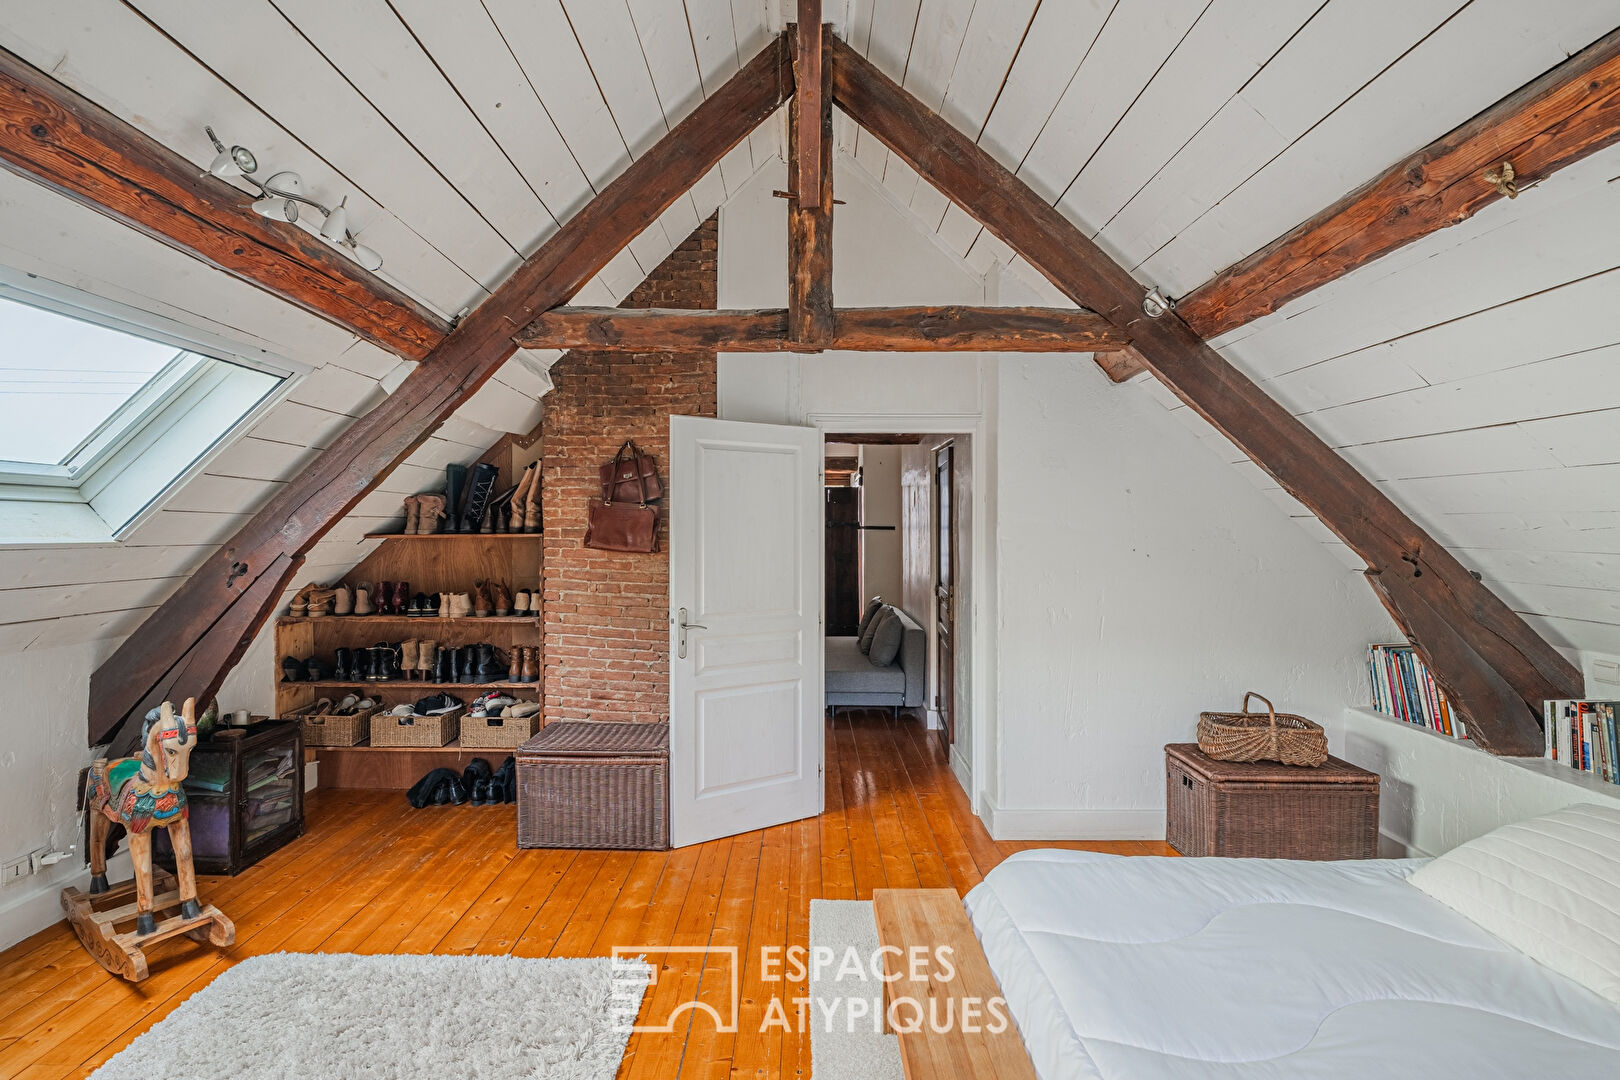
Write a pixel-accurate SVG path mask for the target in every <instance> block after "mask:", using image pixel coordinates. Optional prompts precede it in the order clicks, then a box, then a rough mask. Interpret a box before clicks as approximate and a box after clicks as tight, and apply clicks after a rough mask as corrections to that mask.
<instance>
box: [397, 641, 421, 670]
mask: <svg viewBox="0 0 1620 1080" xmlns="http://www.w3.org/2000/svg"><path fill="white" fill-rule="evenodd" d="M420 652H421V645H420V643H419V642H416V641H402V642H400V643H399V669H400V670H401V671H403V672H404V673H405V677H406V678H407V679H408V678H410V677H411V675H412V674H413V673H415V671H416V664H417V661H418V660H420V659H421V657H420V655H419V654H420Z"/></svg>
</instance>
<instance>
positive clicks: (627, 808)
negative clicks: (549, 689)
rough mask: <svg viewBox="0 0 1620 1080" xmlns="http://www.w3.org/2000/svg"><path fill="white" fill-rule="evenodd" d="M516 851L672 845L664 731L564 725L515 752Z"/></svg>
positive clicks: (555, 726) (632, 726)
mask: <svg viewBox="0 0 1620 1080" xmlns="http://www.w3.org/2000/svg"><path fill="white" fill-rule="evenodd" d="M517 780H518V847H561V848H627V849H633V850H643V851H663V850H666V849H667V848H668V847H669V725H668V724H666V723H655V724H626V723H603V722H594V721H576V720H569V721H563V722H560V723H556V724H548V725H547V726H546V727H545V728H544V729H543V730H542V731H541V732H540V734H538V735H536V736H535V737H534V738H532V739H530V740H529V741H528V742H526V743H524V744H523V745H522V746H521V747H519V748H518V752H517Z"/></svg>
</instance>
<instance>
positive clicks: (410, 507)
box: [404, 495, 422, 536]
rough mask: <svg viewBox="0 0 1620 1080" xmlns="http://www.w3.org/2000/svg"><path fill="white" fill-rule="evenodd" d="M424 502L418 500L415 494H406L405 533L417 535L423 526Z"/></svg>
mask: <svg viewBox="0 0 1620 1080" xmlns="http://www.w3.org/2000/svg"><path fill="white" fill-rule="evenodd" d="M421 521H422V504H421V503H419V502H417V500H416V496H415V495H407V496H405V529H404V532H405V535H406V536H415V535H416V530H417V529H418V528H420V527H421Z"/></svg>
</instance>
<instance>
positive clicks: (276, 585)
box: [89, 37, 793, 745]
mask: <svg viewBox="0 0 1620 1080" xmlns="http://www.w3.org/2000/svg"><path fill="white" fill-rule="evenodd" d="M792 92H793V66H792V50H791V49H789V48H787V47H786V45H785V43H784V41H783V39H782V38H780V37H777V38H773V39H772V40H771V41H770V42H769V43H768V44H767V45H766V46H765V48H764V49H763V50H761V51H760V53H759V55H758V56H756V57H754V59H753V60H751V61H749V63H748V65H747V66H746V67H744V68H743V69H742V70H741V71H740V72H738V73H737V74H736V75H733V76H732V77H731V79H730V80H728V81H727V82H726V84H725V85H724V86H722V87H720V89H718V90H717V91H715V93H714V94H712V95H710V96H709V98H708V99H707V100H705V101H704V102H703V103H702V104H700V105H698V107H697V108H696V109H694V110H693V111H692V112H691V114H690V115H688V116H687V117H686V119H684V120H682V121H681V122H680V123H678V124H676V125H675V127H674V128H673V129H672V130H671V131H670V132H669V133H668V134H666V135H665V136H664V137H663V138H661V139H659V140H658V142H657V143H655V144H654V145H653V147H652V148H651V149H649V150H648V151H647V152H646V153H644V154H642V155H641V156H640V157H639V158H637V159H636V160H635V161H634V162H633V163H632V164H631V165H630V167H629V168H627V169H626V170H625V171H624V172H623V173H621V174H620V175H619V177H618V178H617V179H615V180H614V181H613V182H612V183H610V184H608V186H607V187H605V188H603V189H602V191H601V192H600V193H599V194H598V195H597V196H596V197H595V198H594V199H592V200H591V201H590V202H589V203H587V204H586V205H585V207H584V208H583V209H581V210H580V211H579V213H577V214H575V215H574V216H573V217H571V218H569V219H568V221H567V222H565V223H564V224H563V226H562V227H561V228H560V229H558V230H557V232H555V233H553V234H552V236H551V238H550V239H548V240H547V241H546V242H545V243H544V244H542V245H541V246H540V249H539V250H538V251H536V252H535V253H534V254H533V255H532V256H530V257H529V258H528V259H527V260H526V261H525V262H524V263H523V265H522V266H520V267H519V268H518V269H517V271H516V272H515V273H513V275H512V276H511V277H510V278H508V279H507V280H506V281H505V282H504V283H502V284H501V286H500V287H499V288H497V289H496V290H495V292H494V294H493V295H491V296H490V297H489V298H488V299H486V300H485V301H484V302H483V303H482V304H480V305H479V306H478V307H477V308H475V309H473V311H472V312H471V314H469V315H468V316H467V317H466V318H464V319H462V320H461V322H460V323H459V324H457V326H456V328H455V329H454V330H453V331H451V333H450V335H449V336H448V337H446V338H445V339H444V341H443V342H442V343H441V344H440V345H439V346H438V347H437V348H435V349H433V351H432V352H431V353H430V354H429V355H428V356H427V361H428V362H426V363H423V364H420V365H418V366H417V367H416V369H415V370H414V371H412V372H411V374H410V375H408V376H407V377H406V378H405V381H404V382H403V383H401V384H400V385H399V387H398V388H397V389H396V390H395V391H394V392H393V393H392V394H390V395H389V396H388V397H387V398H386V399H385V400H383V401H382V402H381V403H379V404H378V405H377V406H376V407H375V408H373V409H372V410H371V411H370V412H368V413H366V414H365V415H364V416H362V417H360V419H358V420H356V421H355V422H354V423H353V424H351V425H350V426H349V428H348V429H347V430H345V431H344V432H343V434H341V435H339V436H338V438H337V439H336V440H335V441H334V442H333V443H332V445H331V446H329V447H328V448H327V449H325V450H323V451H321V453H320V454H319V455H317V456H316V457H315V459H314V460H313V461H311V462H310V463H309V465H307V466H305V468H304V469H303V471H301V472H300V473H299V474H298V475H297V476H295V477H293V478H292V479H291V480H289V481H288V482H287V483H286V484H285V485H284V486H283V487H282V488H281V490H279V491H278V492H277V493H276V494H275V496H274V497H273V498H272V499H271V500H270V501H269V502H268V503H266V504H265V506H264V507H263V508H262V509H261V510H259V512H258V513H256V514H254V515H253V517H252V518H250V519H249V520H248V521H247V523H246V524H244V525H243V526H242V527H241V528H240V529H239V530H237V532H236V535H234V536H233V537H231V539H229V540H227V541H226V542H225V543H224V545H222V546H221V547H220V548H219V550H218V551H216V552H215V553H214V554H213V555H212V556H210V557H209V559H208V560H207V561H206V562H205V563H203V565H202V567H201V568H200V569H198V570H197V571H196V572H195V573H193V574H192V575H191V576H190V577H188V578H187V579H186V581H185V582H184V584H182V585H181V586H180V588H179V589H178V590H176V591H175V593H174V594H173V595H172V596H170V597H169V599H168V600H166V601H164V603H163V604H162V606H160V607H159V608H158V609H157V610H156V611H155V612H153V613H152V614H151V615H150V616H148V617H147V619H146V621H145V622H144V623H143V624H142V625H141V626H140V628H139V629H137V630H136V631H135V633H133V634H131V635H130V636H129V637H128V638H127V639H125V641H124V642H123V643H122V644H121V645H119V647H118V649H117V651H116V652H114V653H113V655H112V656H111V657H109V658H108V659H107V660H106V662H105V663H103V664H102V665H101V667H100V668H99V669H97V671H96V673H95V675H94V676H93V677H92V678H91V680H90V715H89V738H90V744H91V745H95V744H97V743H99V742H102V741H103V740H105V739H106V738H107V737H108V735H109V734H110V733H111V732H112V731H113V730H114V729H115V728H117V727H118V726H119V725H120V724H121V723H123V722H124V720H125V719H126V718H127V717H129V716H132V715H133V716H140V715H142V714H144V713H145V712H146V710H147V709H149V708H151V707H152V706H153V705H155V704H157V703H158V702H161V701H163V700H165V699H168V698H179V697H197V698H202V699H207V698H208V697H210V696H211V695H212V694H213V693H214V692H215V691H216V690H217V689H218V688H219V684H220V681H221V680H222V679H223V677H224V673H225V671H227V670H228V669H229V667H230V665H231V664H234V663H235V662H236V661H237V660H238V659H239V658H240V657H241V655H242V653H243V652H244V651H245V650H246V649H247V647H248V645H249V644H250V643H251V642H252V640H253V637H254V635H255V634H256V633H257V632H258V630H259V628H260V627H261V626H263V625H264V622H265V620H266V619H267V618H268V617H269V611H270V606H257V607H255V606H254V605H255V598H259V597H263V596H266V595H270V596H273V597H279V596H280V595H281V594H282V592H283V591H284V589H285V588H286V587H288V586H289V585H291V584H292V576H293V574H294V573H296V572H297V569H298V564H299V563H300V562H301V561H302V557H303V554H304V553H305V552H307V551H308V550H309V549H310V548H311V547H313V546H314V545H315V543H316V542H317V541H318V540H319V539H320V538H321V537H322V536H323V535H324V534H325V533H326V532H327V530H329V529H330V528H331V527H332V526H333V525H335V524H337V522H338V521H340V520H341V519H342V517H343V515H345V514H347V513H348V512H349V510H350V509H351V508H352V507H353V506H354V504H355V503H357V502H359V501H360V499H361V498H362V497H364V496H365V494H366V493H367V492H369V491H370V490H371V489H372V488H374V487H375V486H376V485H377V483H378V481H380V480H381V479H382V478H383V477H385V476H387V475H388V473H389V471H391V470H392V469H393V468H394V467H395V466H397V465H398V464H399V463H400V462H402V461H404V460H405V458H406V457H408V456H409V455H410V453H411V451H413V450H415V449H416V447H418V446H420V445H421V444H422V443H423V442H424V441H425V440H426V439H427V437H428V436H429V435H430V434H432V432H433V430H434V429H435V428H436V427H438V425H439V424H440V423H442V422H443V421H444V420H445V419H447V418H448V417H449V416H450V414H451V413H453V412H454V411H455V410H456V408H457V407H458V406H460V405H461V404H462V402H464V401H466V400H467V398H469V397H470V396H472V394H473V393H475V392H476V391H477V390H478V388H479V387H481V386H482V385H483V384H484V382H485V381H486V380H488V379H489V377H490V376H491V375H493V374H494V373H495V371H496V370H497V369H499V368H500V366H501V365H502V364H504V363H505V362H506V361H507V360H508V359H509V358H510V357H511V356H512V354H513V353H514V352H515V351H516V349H517V346H516V345H514V344H513V343H512V332H513V330H514V329H516V328H518V327H521V326H524V325H526V324H527V323H528V322H529V321H530V320H531V319H532V318H534V316H535V315H536V314H538V313H540V312H543V311H546V310H549V309H550V308H553V307H556V306H557V305H558V304H560V303H562V302H563V301H565V300H567V299H568V298H569V297H571V296H573V295H574V294H575V293H576V292H578V291H579V290H580V289H581V288H583V287H584V286H585V285H586V283H588V282H589V281H590V280H591V278H592V277H594V276H595V275H596V274H597V272H598V271H600V270H601V269H602V268H603V267H604V266H606V265H607V263H608V261H609V260H610V259H612V258H613V257H614V256H615V255H616V254H618V253H619V251H620V250H622V249H623V248H624V247H625V246H626V245H627V244H629V242H630V241H631V240H632V239H633V238H634V237H635V236H637V235H638V234H640V233H641V231H642V230H643V229H645V228H647V226H649V225H651V224H652V223H653V222H654V221H656V220H657V218H658V216H659V215H660V214H662V213H663V212H664V211H665V210H667V209H668V208H669V207H670V206H671V205H673V204H674V202H675V200H676V199H678V198H680V197H681V196H682V195H684V194H686V192H687V191H688V190H689V189H690V188H691V187H692V185H693V184H695V183H696V182H697V181H699V180H701V179H702V178H703V177H704V175H705V174H707V173H708V171H709V170H710V169H711V168H713V167H714V166H715V165H716V164H717V163H718V162H719V161H720V159H721V158H722V157H724V156H725V154H726V152H727V151H729V150H730V149H731V148H732V147H734V146H736V145H737V144H738V143H739V142H741V141H742V140H743V139H745V138H746V137H747V136H748V133H749V132H751V131H752V130H753V129H754V128H755V127H757V126H758V125H759V124H760V123H761V122H762V121H764V120H765V119H766V118H768V117H769V116H770V115H771V114H772V113H774V112H775V111H776V109H777V107H778V106H780V105H781V104H782V102H783V101H784V100H786V96H787V95H788V94H791V93H792ZM266 575H269V577H268V578H266ZM244 604H246V605H248V606H246V607H244V606H243V605H244ZM188 658H191V659H190V660H188ZM197 658H205V659H206V661H207V662H206V663H200V662H195V661H196V660H197Z"/></svg>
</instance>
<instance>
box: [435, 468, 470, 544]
mask: <svg viewBox="0 0 1620 1080" xmlns="http://www.w3.org/2000/svg"><path fill="white" fill-rule="evenodd" d="M466 486H467V466H465V465H446V466H445V468H444V525H443V526H442V527H441V529H442V531H443V532H448V533H453V532H460V531H461V496H462V493H463V489H465V487H466Z"/></svg>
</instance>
